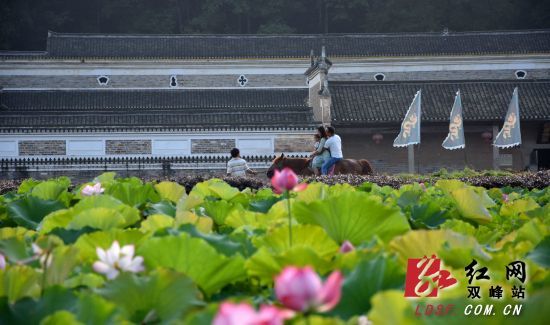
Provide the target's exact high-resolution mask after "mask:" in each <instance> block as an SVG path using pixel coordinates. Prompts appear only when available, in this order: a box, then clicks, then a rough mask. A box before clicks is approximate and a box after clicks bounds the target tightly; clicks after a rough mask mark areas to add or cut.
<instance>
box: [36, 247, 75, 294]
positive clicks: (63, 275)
mask: <svg viewBox="0 0 550 325" xmlns="http://www.w3.org/2000/svg"><path fill="white" fill-rule="evenodd" d="M50 254H51V257H50V258H51V264H50V265H49V266H48V268H47V269H46V273H45V274H44V275H43V281H44V286H45V287H48V286H53V285H62V284H63V283H64V282H65V280H67V278H68V277H69V275H70V274H71V273H72V271H73V269H74V268H75V266H77V264H78V262H79V260H78V248H76V247H73V246H58V247H56V248H54V249H53V250H52V251H51V253H50Z"/></svg>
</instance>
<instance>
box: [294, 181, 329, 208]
mask: <svg viewBox="0 0 550 325" xmlns="http://www.w3.org/2000/svg"><path fill="white" fill-rule="evenodd" d="M328 192H329V186H328V185H326V184H324V183H312V184H308V185H307V188H306V189H305V190H303V191H301V192H298V194H297V195H296V199H297V200H298V201H302V202H305V203H311V202H313V201H316V200H324V199H325V198H326V197H327V196H328Z"/></svg>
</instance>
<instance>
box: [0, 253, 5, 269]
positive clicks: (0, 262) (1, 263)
mask: <svg viewBox="0 0 550 325" xmlns="http://www.w3.org/2000/svg"><path fill="white" fill-rule="evenodd" d="M5 268H6V257H5V256H4V254H1V253H0V270H3V269H5Z"/></svg>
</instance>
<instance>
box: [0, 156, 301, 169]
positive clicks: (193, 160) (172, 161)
mask: <svg viewBox="0 0 550 325" xmlns="http://www.w3.org/2000/svg"><path fill="white" fill-rule="evenodd" d="M289 157H303V155H290V156H289ZM229 158H230V157H229V156H227V155H220V156H212V155H211V156H185V157H59V158H57V157H48V158H36V157H26V158H20V157H18V158H3V159H0V171H49V170H151V169H156V170H171V169H196V170H214V169H218V170H219V169H224V168H226V164H227V161H228V160H229ZM243 158H244V159H245V160H246V161H247V162H248V164H249V166H250V167H251V168H259V169H261V168H268V167H269V166H270V165H271V162H272V161H273V159H274V158H275V156H269V155H265V156H243Z"/></svg>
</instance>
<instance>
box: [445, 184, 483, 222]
mask: <svg viewBox="0 0 550 325" xmlns="http://www.w3.org/2000/svg"><path fill="white" fill-rule="evenodd" d="M451 195H452V197H453V198H454V200H455V202H456V206H457V209H458V211H459V212H460V215H461V216H462V217H463V218H465V219H469V220H472V221H475V222H477V223H488V222H490V221H491V220H492V216H491V214H490V213H489V211H488V210H487V208H486V207H485V205H484V204H483V200H482V199H481V197H480V196H479V195H478V194H477V193H476V192H475V191H474V190H473V189H471V188H459V189H456V190H453V191H452V192H451Z"/></svg>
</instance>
